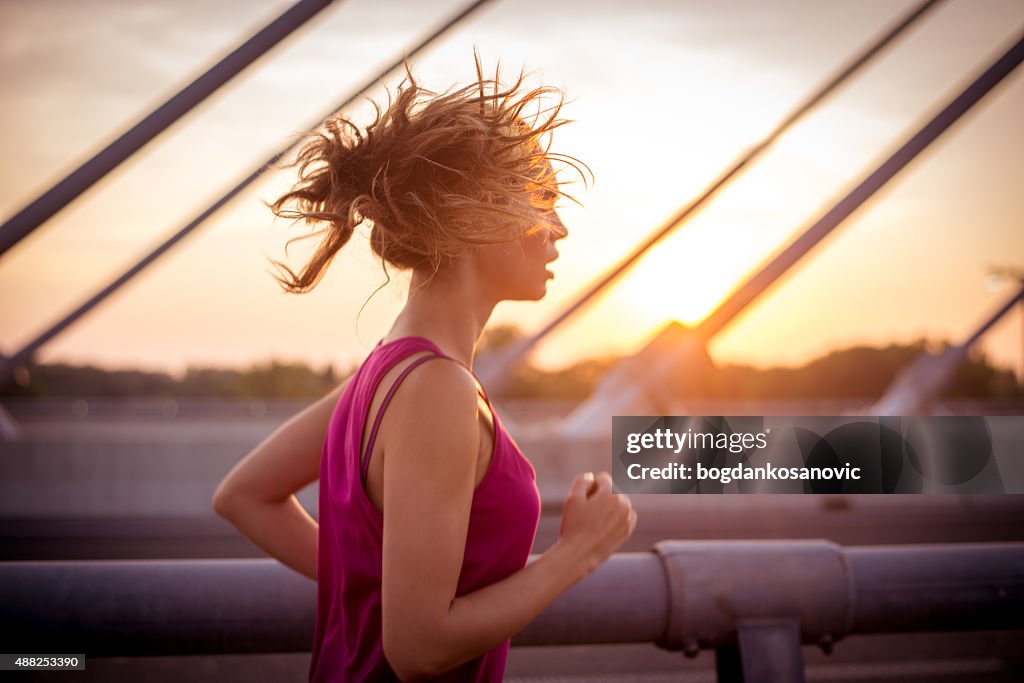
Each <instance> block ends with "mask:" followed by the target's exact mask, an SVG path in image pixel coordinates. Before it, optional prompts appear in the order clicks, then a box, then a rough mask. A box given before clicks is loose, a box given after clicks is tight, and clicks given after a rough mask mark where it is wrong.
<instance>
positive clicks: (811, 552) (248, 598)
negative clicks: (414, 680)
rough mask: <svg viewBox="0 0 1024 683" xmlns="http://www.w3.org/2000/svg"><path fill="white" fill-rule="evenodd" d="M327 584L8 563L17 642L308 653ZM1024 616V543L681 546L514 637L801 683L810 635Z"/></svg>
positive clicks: (257, 567) (240, 569) (973, 626)
mask: <svg viewBox="0 0 1024 683" xmlns="http://www.w3.org/2000/svg"><path fill="white" fill-rule="evenodd" d="M534 557H535V556H534ZM531 559H533V558H531ZM315 594H316V586H315V584H314V583H313V582H311V581H310V580H309V579H307V578H305V577H303V576H301V575H299V574H297V573H296V572H294V571H292V570H291V569H288V568H286V567H284V566H283V565H281V564H280V563H278V562H277V561H275V560H270V559H265V560H158V561H156V560H115V561H76V562H7V563H3V564H0V604H2V605H3V607H2V608H0V609H2V621H3V624H2V629H3V631H4V632H5V633H7V634H8V637H7V643H6V645H7V646H8V651H10V652H18V651H25V652H31V651H36V650H38V649H39V648H40V647H41V646H43V645H44V644H45V647H46V649H47V650H48V651H53V652H68V653H72V652H73V653H80V654H85V655H86V656H87V657H90V658H91V657H113V656H147V655H186V654H187V655H194V654H239V653H268V652H303V651H309V650H310V647H311V641H312V634H313V626H314V619H315ZM1021 614H1024V543H1000V544H993V543H978V544H959V545H907V546H862V547H843V546H839V545H837V544H835V543H832V542H830V541H823V540H799V541H790V540H785V541H700V542H693V541H674V540H673V541H661V542H659V543H657V544H655V546H654V548H653V549H652V550H651V551H650V552H645V553H621V554H617V555H615V556H614V557H612V558H611V559H610V560H609V561H608V562H606V563H605V564H603V565H602V566H601V567H599V568H598V569H597V570H596V571H595V572H594V573H592V574H591V575H590V576H588V577H587V578H586V579H584V580H583V581H581V582H579V583H577V584H576V585H575V586H573V587H572V588H571V589H569V590H568V591H566V592H565V593H564V594H563V595H561V596H560V597H559V598H558V599H557V600H556V601H555V602H554V603H552V604H551V605H550V607H549V608H548V609H547V610H546V611H545V612H544V613H543V614H541V615H540V616H539V617H538V618H537V619H536V620H534V622H533V623H531V624H530V625H529V626H528V627H527V628H526V629H524V630H523V631H522V632H521V633H519V634H518V635H517V636H515V637H514V638H513V639H512V644H513V645H514V646H526V645H580V644H603V643H640V642H649V643H654V644H656V645H658V646H660V647H662V648H667V649H670V650H680V651H682V652H683V653H684V654H686V655H687V656H691V657H693V656H696V655H697V654H698V653H699V652H700V651H701V650H714V651H715V653H716V665H717V669H718V673H719V679H720V680H744V681H753V682H758V681H788V680H794V681H796V680H803V658H802V651H801V646H802V645H803V644H817V645H819V646H821V647H822V648H823V649H825V651H826V652H828V651H831V648H832V647H833V646H834V645H835V644H836V643H838V642H840V641H841V640H842V639H843V638H845V637H847V636H849V635H855V634H873V633H895V632H927V631H947V630H956V631H967V630H992V629H1020V628H1024V619H1022V618H1021Z"/></svg>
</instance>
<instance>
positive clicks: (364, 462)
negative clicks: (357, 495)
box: [359, 353, 448, 484]
mask: <svg viewBox="0 0 1024 683" xmlns="http://www.w3.org/2000/svg"><path fill="white" fill-rule="evenodd" d="M433 358H448V356H444V355H441V354H439V353H433V354H431V355H429V356H422V357H420V358H417V359H416V360H414V361H413V362H411V363H409V365H407V366H406V367H405V369H404V370H402V372H401V373H400V374H399V375H398V378H397V379H396V380H395V381H394V383H392V385H391V387H390V388H389V389H388V393H387V394H385V396H384V402H383V403H381V404H380V408H379V409H378V410H377V415H376V417H374V419H373V427H372V428H371V429H370V440H369V441H367V442H366V451H364V452H362V453H360V454H359V474H360V477H361V481H362V482H363V483H364V484H365V483H366V468H367V467H369V465H370V454H371V453H373V443H374V441H376V440H377V428H378V427H380V421H381V418H383V417H384V409H385V408H387V407H388V403H390V402H391V397H392V396H394V395H395V391H396V390H397V389H398V385H399V384H401V383H402V380H403V379H405V376H406V375H408V374H409V373H410V372H412V371H413V370H414V369H415V368H416V366H418V365H420V364H422V363H426V362H427V361H428V360H431V359H433Z"/></svg>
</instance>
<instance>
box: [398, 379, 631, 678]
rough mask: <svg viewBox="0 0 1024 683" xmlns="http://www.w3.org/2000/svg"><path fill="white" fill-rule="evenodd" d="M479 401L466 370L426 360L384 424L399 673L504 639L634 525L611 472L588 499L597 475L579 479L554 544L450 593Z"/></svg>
mask: <svg viewBox="0 0 1024 683" xmlns="http://www.w3.org/2000/svg"><path fill="white" fill-rule="evenodd" d="M476 405H477V396H476V386H475V384H474V383H473V381H472V379H471V378H470V377H469V375H468V374H467V373H465V371H464V370H462V369H460V368H458V367H456V366H455V365H454V364H451V363H440V362H438V363H426V364H424V365H423V366H421V367H420V368H418V369H417V370H416V372H414V373H412V374H411V375H410V376H409V377H408V378H407V379H406V380H405V382H404V383H403V384H402V385H401V387H400V388H399V390H398V391H397V392H396V394H395V397H394V399H393V401H392V403H391V406H390V407H389V408H388V410H387V412H386V413H385V415H384V418H383V421H382V434H383V435H384V444H383V445H384V453H385V456H384V505H383V508H384V557H383V561H384V565H383V582H382V583H383V585H382V592H383V595H382V609H383V615H382V626H383V639H384V652H385V656H386V657H387V659H388V662H389V663H390V664H391V666H392V668H393V669H394V670H395V672H396V673H397V674H398V675H399V676H400V677H401V678H403V680H405V679H417V678H420V677H425V676H432V675H437V674H439V673H441V672H443V671H447V670H448V669H451V668H453V667H455V666H458V665H459V664H461V663H463V662H466V661H468V660H470V659H473V658H474V657H477V656H479V655H481V654H483V653H484V652H486V651H488V650H490V649H493V648H494V647H496V646H498V645H500V644H501V643H502V642H504V641H505V640H506V639H507V638H509V637H511V636H512V635H514V634H515V633H517V632H518V631H520V630H522V629H523V628H524V627H525V626H526V625H527V624H529V623H530V622H531V621H532V620H533V619H534V618H536V617H537V615H539V614H540V613H541V612H542V611H543V610H544V609H545V608H546V607H547V606H548V605H549V604H550V603H551V602H552V601H553V600H554V599H555V598H556V597H557V596H558V595H560V594H561V593H562V592H564V591H565V590H566V589H567V588H569V586H571V585H572V584H573V583H575V582H576V581H578V580H579V579H581V578H582V577H584V576H585V575H586V574H588V573H589V572H590V571H592V570H593V569H594V568H596V566H597V565H598V564H599V563H600V562H601V561H603V560H604V559H605V558H606V557H607V555H608V554H610V553H611V552H614V550H615V548H617V547H619V546H620V545H621V543H622V542H624V541H625V540H626V538H627V537H628V535H629V533H631V532H632V528H633V526H632V525H633V524H635V516H634V515H633V514H632V511H631V509H630V506H629V502H628V499H626V498H625V497H624V496H618V495H617V494H612V493H611V479H610V477H608V476H607V474H606V473H602V476H600V477H599V481H598V482H597V484H596V485H599V488H600V491H598V492H596V493H595V495H593V496H591V497H590V498H588V495H587V493H588V488H589V487H590V485H591V481H588V480H585V479H584V478H583V477H579V478H577V481H576V482H574V484H573V490H572V492H571V493H570V498H569V502H568V503H567V507H566V511H567V514H566V517H565V518H564V519H563V533H562V538H561V539H560V540H559V541H558V542H557V543H556V544H555V545H554V546H552V547H551V548H550V549H549V550H548V551H547V552H545V553H544V554H543V555H542V556H541V557H540V558H539V559H538V560H537V561H535V562H533V563H531V564H529V565H527V566H526V567H525V568H523V569H521V570H520V571H518V572H516V573H515V574H513V575H511V576H509V577H507V578H506V579H504V580H502V581H498V582H496V583H494V584H491V585H490V586H487V587H485V588H483V589H480V590H477V591H474V592H473V593H469V594H466V595H462V596H459V597H455V592H456V587H457V584H458V578H459V573H460V570H461V566H462V561H463V555H464V550H465V545H466V536H467V530H468V526H469V514H470V506H471V503H472V498H473V489H474V484H475V470H476V454H477V449H478V444H479V441H478V439H479V420H478V419H477V415H476ZM623 501H624V502H623ZM567 532H568V533H567Z"/></svg>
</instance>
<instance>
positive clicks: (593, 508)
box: [558, 472, 636, 574]
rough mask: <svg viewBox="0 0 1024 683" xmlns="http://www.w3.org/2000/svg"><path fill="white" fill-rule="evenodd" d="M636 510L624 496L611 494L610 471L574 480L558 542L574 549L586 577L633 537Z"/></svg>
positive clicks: (580, 476) (563, 515)
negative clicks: (582, 564)
mask: <svg viewBox="0 0 1024 683" xmlns="http://www.w3.org/2000/svg"><path fill="white" fill-rule="evenodd" d="M635 528H636V510H634V509H633V505H632V503H630V501H629V498H628V497H627V496H626V495H625V494H623V493H613V492H612V477H611V475H610V474H608V473H607V472H600V473H598V475H597V477H596V478H595V477H594V475H593V473H592V472H587V473H586V474H581V475H579V476H577V477H576V479H574V480H573V482H572V486H571V487H570V488H569V497H568V499H567V500H566V502H565V511H564V512H563V513H562V527H561V534H560V538H559V541H558V542H559V543H561V544H564V545H566V546H568V547H572V548H574V550H575V552H576V553H578V556H579V557H580V558H581V559H582V560H583V562H584V564H585V571H586V573H587V574H589V573H591V572H592V571H594V570H595V569H597V567H598V566H599V565H600V564H601V563H603V562H604V561H605V560H607V559H608V558H609V557H610V556H611V554H612V553H614V552H615V551H616V550H618V549H619V548H620V547H621V546H622V544H623V543H625V542H626V539H628V538H629V537H630V536H631V535H632V534H633V529H635Z"/></svg>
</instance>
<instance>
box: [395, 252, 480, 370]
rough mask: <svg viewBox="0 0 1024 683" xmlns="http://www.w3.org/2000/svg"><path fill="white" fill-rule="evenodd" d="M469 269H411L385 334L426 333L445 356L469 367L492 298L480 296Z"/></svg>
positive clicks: (401, 335) (422, 335)
mask: <svg viewBox="0 0 1024 683" xmlns="http://www.w3.org/2000/svg"><path fill="white" fill-rule="evenodd" d="M472 280H473V278H472V276H471V273H470V272H458V271H455V272H449V273H437V274H436V275H433V276H431V274H430V273H425V272H422V271H420V270H414V271H413V275H412V281H411V283H410V285H409V298H408V300H407V301H406V304H405V308H403V309H402V312H401V313H399V314H398V317H397V318H396V319H395V323H394V325H392V326H391V331H390V332H389V333H388V338H390V339H396V338H398V337H406V336H420V337H426V338H427V339H429V340H430V341H432V342H434V343H435V344H437V345H438V346H439V347H440V348H441V350H442V351H443V352H444V353H445V355H447V356H451V357H452V358H455V359H456V360H459V361H461V362H463V363H465V364H466V365H467V366H470V367H472V364H473V355H474V353H475V350H476V344H477V341H479V339H480V335H481V334H483V330H484V326H486V325H487V320H488V319H489V318H490V317H491V312H492V311H493V310H494V306H495V304H496V303H497V302H496V301H491V300H488V299H487V298H485V297H484V296H482V294H481V292H480V288H479V287H477V286H476V283H475V282H473V281H472Z"/></svg>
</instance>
